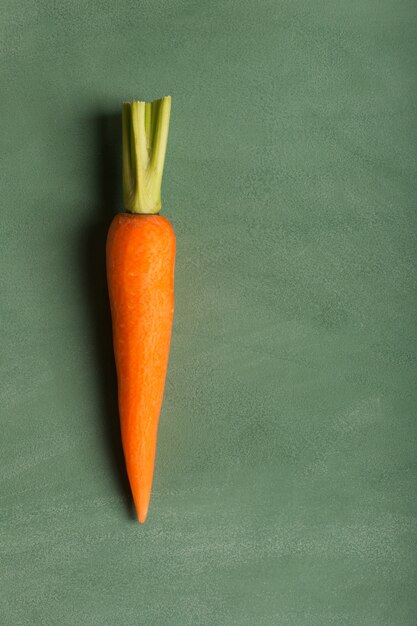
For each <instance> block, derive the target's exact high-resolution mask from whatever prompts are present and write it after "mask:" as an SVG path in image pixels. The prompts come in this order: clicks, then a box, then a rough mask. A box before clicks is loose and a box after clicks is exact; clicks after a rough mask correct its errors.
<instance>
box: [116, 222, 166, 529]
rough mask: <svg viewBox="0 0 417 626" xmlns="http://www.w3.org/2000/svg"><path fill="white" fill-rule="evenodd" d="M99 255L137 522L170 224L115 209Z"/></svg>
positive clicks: (151, 443)
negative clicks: (103, 268)
mask: <svg viewBox="0 0 417 626" xmlns="http://www.w3.org/2000/svg"><path fill="white" fill-rule="evenodd" d="M106 256H107V281H108V289H109V297H110V307H111V314H112V324H113V345H114V354H115V361H116V369H117V383H118V398H119V413H120V424H121V434H122V444H123V451H124V455H125V461H126V468H127V474H128V477H129V482H130V486H131V490H132V495H133V500H134V503H135V508H136V511H137V515H138V518H139V521H140V522H142V523H143V522H144V521H145V519H146V516H147V512H148V506H149V499H150V494H151V487H152V477H153V471H154V463H155V452H156V438H157V431H158V421H159V414H160V410H161V405H162V398H163V392H164V385H165V378H166V370H167V364H168V355H169V347H170V340H171V328H172V319H173V313H174V263H175V234H174V231H173V228H172V226H171V224H170V222H169V221H168V220H167V219H166V218H165V217H163V216H161V215H141V214H127V213H123V214H119V215H116V216H115V217H114V219H113V221H112V223H111V226H110V229H109V233H108V238H107V248H106Z"/></svg>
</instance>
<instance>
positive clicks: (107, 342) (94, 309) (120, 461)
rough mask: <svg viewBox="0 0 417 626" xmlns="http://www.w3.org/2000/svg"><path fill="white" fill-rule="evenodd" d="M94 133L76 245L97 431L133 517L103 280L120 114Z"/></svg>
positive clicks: (117, 183)
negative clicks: (90, 180) (86, 202)
mask: <svg viewBox="0 0 417 626" xmlns="http://www.w3.org/2000/svg"><path fill="white" fill-rule="evenodd" d="M93 123H94V124H95V133H96V154H97V170H96V181H95V185H96V196H97V206H96V208H95V214H93V213H92V220H91V222H90V223H89V224H87V227H86V229H85V231H84V239H83V246H82V248H83V249H82V262H83V268H82V269H83V276H84V279H85V282H84V289H85V294H86V299H87V302H88V307H89V313H90V315H91V332H92V339H93V348H94V360H95V370H96V373H97V386H98V391H99V395H100V399H101V406H100V430H101V431H102V432H103V438H104V445H105V448H106V452H107V455H108V458H109V463H110V469H109V472H111V475H112V476H113V477H114V479H115V480H116V482H117V488H118V490H119V493H120V495H121V496H122V497H123V500H124V502H125V506H126V510H127V512H128V515H129V517H130V518H132V519H135V513H134V507H133V501H132V496H131V492H130V487H129V481H128V478H127V474H126V468H125V462H124V456H123V449H122V442H121V435H120V425H119V413H118V407H117V381H116V368H115V364H114V355H113V343H112V329H111V317H110V307H109V297H108V292H107V280H106V237H107V231H108V228H109V225H110V222H111V220H112V218H113V216H114V215H115V214H116V213H117V211H118V210H120V207H121V202H122V198H121V159H120V154H121V114H113V115H104V114H103V115H97V116H95V118H93Z"/></svg>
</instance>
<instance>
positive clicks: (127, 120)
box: [122, 96, 171, 214]
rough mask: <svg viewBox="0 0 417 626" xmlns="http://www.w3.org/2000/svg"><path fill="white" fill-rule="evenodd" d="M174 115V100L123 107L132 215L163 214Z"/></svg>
mask: <svg viewBox="0 0 417 626" xmlns="http://www.w3.org/2000/svg"><path fill="white" fill-rule="evenodd" d="M170 113H171V96H165V97H164V98H160V99H159V100H154V101H153V102H141V101H139V100H134V101H133V102H125V103H124V104H123V109H122V135H123V197H124V204H125V208H126V211H129V212H130V213H147V214H149V213H151V214H155V213H159V211H160V210H161V184H162V174H163V170H164V163H165V154H166V147H167V141H168V129H169V117H170Z"/></svg>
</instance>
